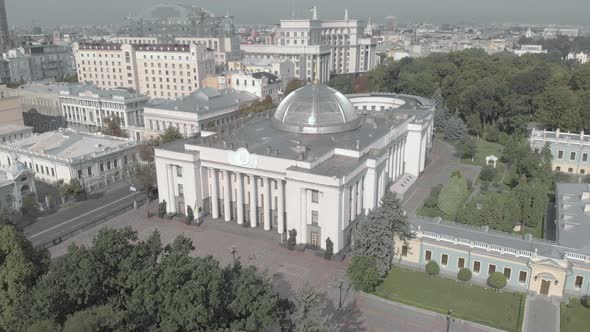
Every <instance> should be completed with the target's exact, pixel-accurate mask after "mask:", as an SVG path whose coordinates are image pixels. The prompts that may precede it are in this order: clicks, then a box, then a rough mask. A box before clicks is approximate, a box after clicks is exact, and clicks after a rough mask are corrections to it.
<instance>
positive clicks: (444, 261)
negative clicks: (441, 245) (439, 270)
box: [440, 254, 449, 266]
mask: <svg viewBox="0 0 590 332" xmlns="http://www.w3.org/2000/svg"><path fill="white" fill-rule="evenodd" d="M448 264H449V255H447V254H442V256H441V257H440V265H442V266H447V265H448Z"/></svg>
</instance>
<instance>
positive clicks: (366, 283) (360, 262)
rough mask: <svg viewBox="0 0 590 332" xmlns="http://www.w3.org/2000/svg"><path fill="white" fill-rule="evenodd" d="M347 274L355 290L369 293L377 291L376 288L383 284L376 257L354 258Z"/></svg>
mask: <svg viewBox="0 0 590 332" xmlns="http://www.w3.org/2000/svg"><path fill="white" fill-rule="evenodd" d="M347 274H348V277H349V278H350V282H351V283H352V286H353V287H354V289H356V290H360V291H363V292H367V293H369V292H373V291H375V288H377V286H379V285H380V284H381V283H382V282H383V279H382V278H381V277H380V276H379V272H378V271H377V263H376V260H375V257H369V256H354V257H352V262H351V263H350V266H349V267H348V271H347Z"/></svg>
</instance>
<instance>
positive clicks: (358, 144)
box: [356, 139, 361, 151]
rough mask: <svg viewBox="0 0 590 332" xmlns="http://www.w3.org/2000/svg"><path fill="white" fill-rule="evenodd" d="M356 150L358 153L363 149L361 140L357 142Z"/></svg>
mask: <svg viewBox="0 0 590 332" xmlns="http://www.w3.org/2000/svg"><path fill="white" fill-rule="evenodd" d="M356 149H357V151H358V150H360V149H361V140H358V139H357V140H356Z"/></svg>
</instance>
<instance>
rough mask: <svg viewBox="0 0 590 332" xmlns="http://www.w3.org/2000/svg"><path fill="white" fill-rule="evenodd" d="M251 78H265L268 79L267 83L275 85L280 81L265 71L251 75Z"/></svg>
mask: <svg viewBox="0 0 590 332" xmlns="http://www.w3.org/2000/svg"><path fill="white" fill-rule="evenodd" d="M252 77H254V78H256V79H261V78H262V77H266V78H267V79H268V83H270V84H272V83H277V82H279V81H280V79H279V78H278V77H277V76H276V75H273V74H271V73H267V72H265V71H259V72H257V73H252Z"/></svg>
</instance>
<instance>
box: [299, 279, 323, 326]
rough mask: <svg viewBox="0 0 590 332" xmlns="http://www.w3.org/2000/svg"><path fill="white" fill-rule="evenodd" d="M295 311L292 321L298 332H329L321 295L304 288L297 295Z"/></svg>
mask: <svg viewBox="0 0 590 332" xmlns="http://www.w3.org/2000/svg"><path fill="white" fill-rule="evenodd" d="M293 305H294V309H295V310H294V311H293V313H292V314H291V320H292V321H293V323H294V325H295V329H294V331H296V332H321V331H328V328H327V321H326V318H325V317H326V316H325V313H324V312H323V311H324V310H325V305H324V304H323V303H322V298H321V297H320V295H319V294H318V293H317V292H316V291H314V290H313V289H311V288H309V287H303V288H301V289H299V290H298V291H297V293H296V294H295V299H294V301H293Z"/></svg>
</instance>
